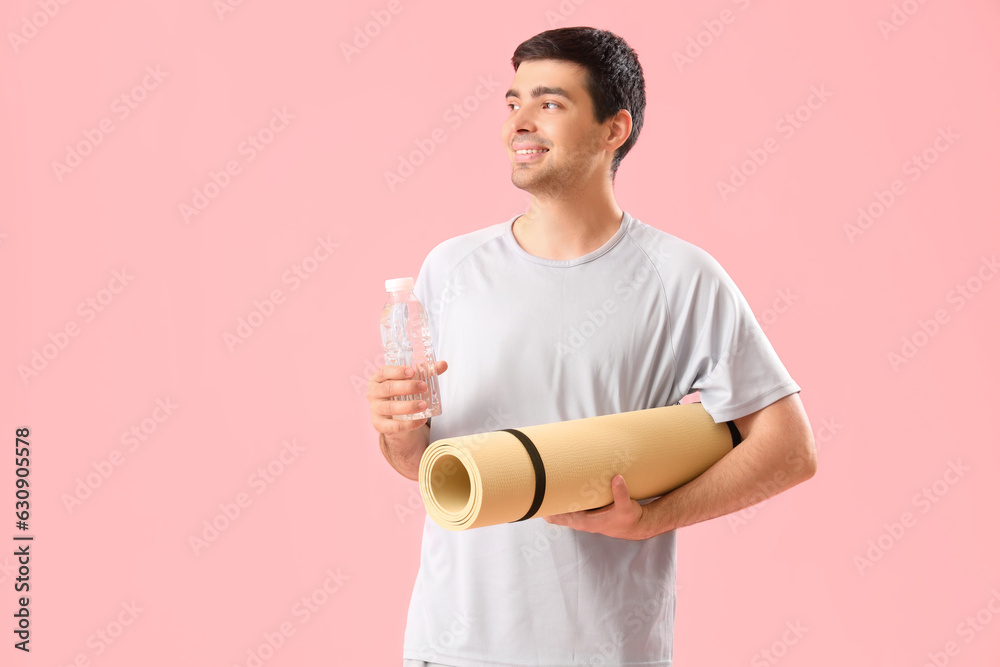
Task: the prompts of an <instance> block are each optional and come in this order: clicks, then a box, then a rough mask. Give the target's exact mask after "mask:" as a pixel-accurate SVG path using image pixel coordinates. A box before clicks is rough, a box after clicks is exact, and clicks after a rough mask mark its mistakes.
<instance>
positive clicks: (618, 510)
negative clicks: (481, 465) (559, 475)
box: [546, 393, 816, 540]
mask: <svg viewBox="0 0 1000 667" xmlns="http://www.w3.org/2000/svg"><path fill="white" fill-rule="evenodd" d="M733 421H734V422H735V424H736V427H737V428H738V429H739V431H740V435H742V436H743V442H741V443H740V444H739V445H737V446H736V447H735V448H733V451H731V452H729V453H727V454H726V455H725V456H724V457H723V458H722V459H721V460H719V461H718V462H717V463H715V465H713V466H712V467H711V468H709V469H708V470H706V471H705V472H704V473H703V474H701V475H699V476H698V477H696V478H695V479H693V480H691V481H690V482H688V483H687V484H685V485H684V486H681V487H679V488H677V489H675V490H673V491H671V492H670V493H668V494H666V495H664V496H662V497H660V498H658V499H656V500H654V501H653V502H651V503H648V504H646V505H640V504H639V503H638V502H636V501H635V500H632V499H630V498H629V496H628V489H627V488H626V486H625V484H624V479H623V478H622V477H621V476H620V475H619V476H616V477H615V478H614V479H613V480H612V485H611V488H612V493H613V495H614V503H613V504H612V505H609V506H607V507H602V508H600V509H597V510H586V511H582V512H570V513H567V514H559V515H555V516H550V517H546V521H548V522H549V523H555V524H559V525H564V526H569V527H571V528H575V529H577V530H585V531H588V532H592V533H603V534H605V535H610V536H612V537H618V538H621V539H628V540H642V539H647V538H650V537H654V536H656V535H660V534H662V533H665V532H667V531H669V530H674V529H676V528H681V527H683V526H690V525H691V524H694V523H699V522H701V521H707V520H708V519H714V518H716V517H719V516H723V515H724V514H729V513H731V512H736V511H739V510H741V509H743V508H745V507H749V506H750V505H754V504H756V503H759V502H761V501H762V500H765V499H766V498H769V497H771V496H774V495H777V494H778V493H781V492H782V491H785V490H787V489H790V488H791V487H793V486H795V485H796V484H799V483H801V482H804V481H806V480H807V479H809V478H810V477H812V476H813V475H814V474H815V472H816V445H815V442H814V440H813V434H812V428H811V427H810V425H809V419H808V417H807V416H806V412H805V409H804V408H803V407H802V401H801V400H800V399H799V396H798V394H797V393H795V394H791V395H789V396H785V397H784V398H782V399H779V400H777V401H775V402H774V403H772V404H770V405H768V406H767V407H765V408H762V409H760V410H758V411H757V412H754V413H752V414H749V415H747V416H745V417H740V418H738V419H735V420H733Z"/></svg>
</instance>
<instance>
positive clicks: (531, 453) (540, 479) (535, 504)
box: [501, 428, 545, 523]
mask: <svg viewBox="0 0 1000 667" xmlns="http://www.w3.org/2000/svg"><path fill="white" fill-rule="evenodd" d="M501 430H502V431H504V432H505V433H511V434H513V435H514V436H515V437H517V439H518V440H520V441H521V444H522V445H524V449H525V450H526V451H527V452H528V457H529V458H530V459H531V467H532V468H534V469H535V497H534V499H533V500H532V501H531V507H529V508H528V513H527V514H525V515H524V516H522V517H521V518H520V519H518V520H517V521H524V520H525V519H530V518H531V517H533V516H534V515H535V512H537V511H538V508H539V507H541V506H542V498H544V497H545V466H544V465H543V464H542V457H541V456H540V455H539V454H538V449H537V448H536V447H535V443H533V442H532V441H531V438H529V437H528V436H526V435H525V434H523V433H521V432H520V431H518V430H517V429H516V428H505V429H501ZM517 521H512V522H511V523H517Z"/></svg>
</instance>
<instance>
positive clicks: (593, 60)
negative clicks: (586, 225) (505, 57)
mask: <svg viewBox="0 0 1000 667" xmlns="http://www.w3.org/2000/svg"><path fill="white" fill-rule="evenodd" d="M531 60H561V61H564V62H570V63H576V64H577V65H580V66H582V67H583V68H584V69H585V70H586V71H587V76H586V78H585V79H584V88H585V89H586V90H587V93H588V94H589V95H590V99H591V101H592V102H593V106H594V119H595V120H596V121H597V122H598V123H603V122H604V121H606V120H608V119H609V118H611V117H612V116H614V115H615V114H616V113H618V112H619V111H620V110H621V109H627V110H628V112H629V114H631V115H632V134H630V135H629V137H628V139H626V140H625V143H623V144H622V145H621V146H619V147H618V150H616V151H615V157H614V159H613V160H612V161H611V180H612V181H613V180H614V179H615V174H616V173H617V171H618V165H619V164H620V163H621V161H622V158H624V157H625V156H626V155H627V154H628V152H629V151H630V150H631V149H632V146H633V145H635V142H636V140H637V139H638V138H639V130H641V129H642V117H643V114H644V112H645V110H646V80H645V79H644V78H643V76H642V66H641V65H640V64H639V57H638V56H637V55H636V53H635V51H633V50H632V47H630V46H629V45H628V44H627V43H626V42H625V40H624V39H622V38H621V37H619V36H618V35H616V34H614V33H612V32H609V31H607V30H598V29H597V28H588V27H583V26H575V27H570V28H556V29H554V30H546V31H545V32H542V33H539V34H537V35H535V36H534V37H532V38H531V39H528V40H526V41H524V42H521V43H520V44H519V45H518V47H517V48H516V49H514V57H513V58H511V60H510V62H511V64H512V65H514V71H515V72H516V71H517V68H518V67H520V66H521V63H522V62H525V61H531Z"/></svg>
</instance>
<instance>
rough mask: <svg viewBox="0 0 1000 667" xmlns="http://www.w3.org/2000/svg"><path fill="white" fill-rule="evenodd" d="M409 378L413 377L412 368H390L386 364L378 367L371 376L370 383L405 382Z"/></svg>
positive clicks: (390, 366)
mask: <svg viewBox="0 0 1000 667" xmlns="http://www.w3.org/2000/svg"><path fill="white" fill-rule="evenodd" d="M409 377H413V368H412V367H411V366H392V365H389V364H386V365H384V366H379V367H378V370H376V371H375V374H374V375H372V382H385V381H386V380H405V379H406V378H409Z"/></svg>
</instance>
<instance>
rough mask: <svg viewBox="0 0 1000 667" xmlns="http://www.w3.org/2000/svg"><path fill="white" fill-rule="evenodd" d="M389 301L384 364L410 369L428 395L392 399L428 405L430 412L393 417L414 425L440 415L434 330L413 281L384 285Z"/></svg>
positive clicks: (399, 280) (384, 323) (384, 319)
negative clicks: (433, 344) (422, 384)
mask: <svg viewBox="0 0 1000 667" xmlns="http://www.w3.org/2000/svg"><path fill="white" fill-rule="evenodd" d="M385 291H386V292H388V293H389V298H388V300H386V302H385V307H384V308H383V309H382V348H383V350H384V352H385V363H386V364H387V365H390V366H411V367H412V368H413V370H414V373H413V377H412V378H411V379H412V380H423V381H424V382H426V383H427V391H425V392H424V393H422V394H409V395H406V396H393V397H392V400H394V401H427V409H426V410H424V411H423V412H415V413H413V414H409V415H393V416H392V417H393V419H401V420H406V421H413V420H417V419H423V418H425V417H434V416H436V415H439V414H441V391H440V389H438V375H437V368H436V367H435V365H434V362H435V359H434V348H433V346H432V345H431V326H430V320H429V319H428V317H427V310H426V309H424V307H423V305H422V304H421V303H420V301H419V300H418V299H417V297H416V296H414V294H413V278H394V279H392V280H386V281H385Z"/></svg>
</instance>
